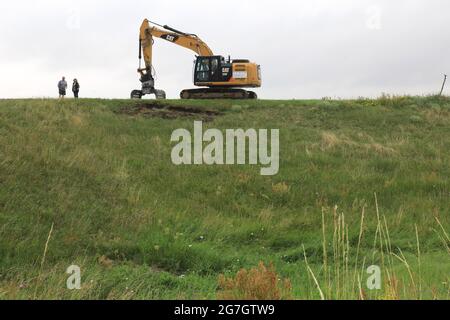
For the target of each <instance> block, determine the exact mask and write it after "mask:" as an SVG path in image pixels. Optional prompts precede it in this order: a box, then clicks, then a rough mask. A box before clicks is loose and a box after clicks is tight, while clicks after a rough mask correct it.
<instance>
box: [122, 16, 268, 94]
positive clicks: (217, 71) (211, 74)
mask: <svg viewBox="0 0 450 320" xmlns="http://www.w3.org/2000/svg"><path fill="white" fill-rule="evenodd" d="M154 38H160V39H164V40H166V41H168V42H171V43H174V44H176V45H179V46H181V47H184V48H187V49H190V50H192V51H194V52H195V54H196V57H197V59H196V61H195V66H194V85H196V86H198V87H202V88H198V89H186V90H183V91H181V93H180V97H181V99H257V95H256V93H255V92H252V91H247V90H244V89H242V88H258V87H261V67H260V66H259V65H258V64H256V63H253V62H250V61H249V60H244V59H238V60H231V58H230V57H228V58H227V59H225V58H224V57H223V56H217V55H214V53H213V52H212V50H211V49H210V48H209V47H208V45H207V44H206V43H204V42H203V41H202V40H201V39H200V38H199V37H198V36H196V35H195V34H190V33H185V32H181V31H178V30H176V29H174V28H171V27H169V26H167V25H164V26H162V25H159V24H157V23H154V22H151V21H149V20H147V19H145V20H144V22H143V23H142V26H141V29H140V36H139V69H138V72H139V74H140V76H141V77H140V81H141V83H142V89H141V90H133V91H132V92H131V98H132V99H141V98H142V97H143V96H144V95H146V94H154V95H155V96H156V98H157V99H165V98H166V94H165V92H164V91H163V90H158V89H156V88H155V78H154V68H153V62H152V50H153V43H154ZM142 56H143V57H144V62H145V67H141V66H142Z"/></svg>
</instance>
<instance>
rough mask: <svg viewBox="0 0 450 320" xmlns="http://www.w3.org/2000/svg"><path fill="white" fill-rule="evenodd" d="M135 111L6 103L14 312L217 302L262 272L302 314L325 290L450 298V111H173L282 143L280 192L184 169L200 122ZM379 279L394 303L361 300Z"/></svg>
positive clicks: (2, 193) (2, 169) (5, 242)
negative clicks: (182, 150)
mask: <svg viewBox="0 0 450 320" xmlns="http://www.w3.org/2000/svg"><path fill="white" fill-rule="evenodd" d="M134 103H135V102H132V101H129V100H79V101H72V100H67V101H64V102H58V101H56V100H0V187H1V188H0V298H2V299H8V298H13V299H30V298H37V299H61V298H64V299H82V298H83V299H176V298H181V299H193V298H195V299H215V298H216V295H217V290H218V276H219V274H225V275H226V276H232V275H234V274H236V272H237V271H239V270H240V269H241V268H247V269H249V268H252V267H255V266H257V265H258V263H259V262H260V261H264V262H266V263H270V262H273V264H274V266H275V268H276V270H277V272H278V273H279V275H280V276H282V277H283V278H289V279H290V280H291V282H292V286H293V297H294V298H297V299H319V298H320V291H319V290H318V288H317V285H316V283H315V282H314V279H313V276H312V274H313V275H314V276H315V277H316V278H317V281H318V284H319V287H320V288H321V291H322V292H323V294H324V296H325V298H330V299H344V298H350V299H358V298H360V297H361V296H363V297H365V298H372V299H381V298H400V299H406V298H409V299H416V298H422V299H432V298H437V299H449V298H450V277H449V275H450V254H449V253H450V252H449V250H448V247H449V246H450V241H449V239H448V233H449V230H450V183H449V178H450V99H448V98H438V97H394V98H392V97H382V98H380V99H376V100H368V99H359V100H352V101H347V100H340V101H333V100H320V101H319V100H317V101H313V100H311V101H296V100H291V101H264V100H261V101H234V102H230V101H188V102H186V101H167V102H164V103H167V104H172V105H178V106H194V107H197V108H207V109H212V110H219V111H221V112H223V115H221V116H219V117H216V118H215V119H214V120H213V121H212V122H208V123H206V124H204V126H205V127H207V128H219V129H228V128H244V129H245V128H255V129H260V128H269V129H270V128H280V144H281V150H280V158H281V162H280V172H279V174H278V175H276V176H273V177H263V176H261V175H260V172H259V170H260V167H259V166H212V167H208V166H187V167H176V166H174V165H172V163H171V160H170V153H171V148H172V146H173V145H171V143H170V135H171V133H172V131H173V130H175V129H178V128H188V129H191V128H192V127H193V120H194V119H193V118H179V119H173V120H165V119H160V118H146V117H142V116H127V115H123V114H120V113H117V111H118V110H120V109H121V108H123V107H124V106H130V105H132V104H134ZM279 186H281V187H279ZM375 194H376V198H377V202H378V209H379V211H378V215H377V210H376V202H375ZM335 206H337V210H336V209H335ZM363 208H364V222H363V228H362V231H363V232H362V237H361V239H359V238H360V233H361V229H360V226H361V218H362V212H363ZM378 217H379V218H378ZM322 218H324V221H325V222H324V225H323V224H322ZM436 218H437V219H436ZM342 219H344V222H342ZM384 219H385V221H386V224H385V223H384ZM438 222H440V223H441V225H439V223H438ZM52 224H53V225H54V228H53V231H52V233H51V235H50V240H49V242H48V249H47V251H46V252H45V259H44V260H43V264H42V267H41V262H42V259H43V256H44V249H45V245H46V242H47V239H48V237H49V231H50V228H51V226H52ZM337 226H342V227H341V228H338V227H337ZM323 228H324V229H325V232H323ZM416 228H417V236H418V237H416ZM446 233H447V236H446ZM323 234H325V243H324V238H323ZM376 234H377V235H379V236H378V237H376V236H375V235H376ZM380 236H381V237H380ZM417 238H418V241H417ZM333 239H334V240H333ZM342 239H343V240H342ZM417 242H419V248H420V255H419V253H418V248H417ZM402 254H403V255H404V257H405V262H406V263H405V262H402V261H401V260H400V259H399V258H402ZM305 255H306V258H307V262H308V266H309V267H310V270H311V271H312V273H311V272H310V271H309V270H308V268H307V264H306V263H305ZM402 259H403V258H402ZM72 264H76V265H79V266H80V267H81V271H82V289H81V290H75V291H70V290H67V289H66V279H67V277H68V275H67V274H66V273H65V270H66V268H67V267H69V266H70V265H72ZM371 264H378V265H380V266H381V267H382V271H383V286H382V290H380V291H368V290H367V289H364V288H362V289H363V290H362V291H363V292H362V293H361V292H360V290H359V289H358V285H359V284H360V285H361V286H362V287H364V286H365V281H366V278H367V275H366V274H365V272H362V271H364V270H363V269H364V268H367V266H369V265H371ZM346 266H347V268H346ZM363 266H364V268H363ZM361 270H362V271H361ZM358 275H359V276H360V281H357V280H356V281H355V278H356V279H358Z"/></svg>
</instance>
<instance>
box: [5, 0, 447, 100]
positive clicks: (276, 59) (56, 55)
mask: <svg viewBox="0 0 450 320" xmlns="http://www.w3.org/2000/svg"><path fill="white" fill-rule="evenodd" d="M144 18H148V19H149V20H152V21H156V22H158V23H160V24H168V25H170V26H172V27H174V28H176V29H179V30H182V31H185V32H190V33H195V34H198V35H199V36H200V37H201V38H202V39H203V40H204V41H205V42H206V43H207V44H208V45H209V46H210V47H211V49H213V51H214V52H215V54H220V55H224V56H227V55H228V54H230V55H231V56H232V57H234V58H247V59H250V60H252V61H255V62H257V63H259V64H261V66H262V70H263V87H262V88H260V89H257V90H256V91H257V93H258V95H259V96H260V97H261V98H270V99H276V98H280V99H291V98H321V97H325V96H326V97H341V98H351V97H358V96H378V95H380V94H381V93H383V92H385V93H392V94H431V93H435V92H437V91H439V89H440V86H441V84H442V79H443V73H447V74H450V41H449V39H450V1H448V0H390V1H389V0H308V1H306V0H276V1H274V0H253V1H252V0H227V1H211V0H191V1H187V0H164V1H153V0H128V1H118V0H95V1H94V0H92V1H88V0H78V1H65V0H39V1H36V0H15V1H8V0H3V1H1V2H0V98H14V97H18V98H19V97H20V98H23V97H54V96H55V95H57V88H56V84H57V81H58V80H59V79H60V77H61V76H63V75H64V76H66V77H67V78H68V79H69V80H70V81H71V80H72V79H73V78H74V77H76V78H78V79H79V81H80V84H81V96H82V97H100V98H127V97H128V96H129V94H130V91H131V90H132V89H138V88H139V87H140V82H139V80H138V75H137V73H136V69H137V66H138V59H137V51H138V32H139V27H140V24H141V22H142V20H143V19H144ZM193 60H194V53H193V52H191V51H189V50H186V49H183V48H181V47H178V46H175V45H173V44H170V43H167V42H165V41H164V40H160V39H155V46H154V65H155V68H156V71H157V85H156V86H157V88H159V89H163V90H165V91H166V92H167V94H168V97H169V98H177V97H178V94H179V92H180V91H181V90H182V89H186V88H192V87H193V84H192V62H193ZM70 81H69V83H70ZM449 86H450V85H449ZM449 92H450V89H448V87H447V89H446V93H447V94H450V93H449Z"/></svg>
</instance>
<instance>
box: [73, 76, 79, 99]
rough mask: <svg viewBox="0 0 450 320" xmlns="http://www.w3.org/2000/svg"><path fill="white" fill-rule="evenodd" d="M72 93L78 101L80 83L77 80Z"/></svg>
mask: <svg viewBox="0 0 450 320" xmlns="http://www.w3.org/2000/svg"><path fill="white" fill-rule="evenodd" d="M72 92H73V96H74V97H75V99H78V93H79V92H80V84H79V83H78V80H77V79H73V84H72Z"/></svg>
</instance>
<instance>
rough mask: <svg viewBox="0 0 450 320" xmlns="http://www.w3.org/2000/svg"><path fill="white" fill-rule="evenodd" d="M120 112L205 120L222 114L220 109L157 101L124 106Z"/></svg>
mask: <svg viewBox="0 0 450 320" xmlns="http://www.w3.org/2000/svg"><path fill="white" fill-rule="evenodd" d="M118 113H120V114H126V115H129V116H142V117H151V118H162V119H178V118H192V119H195V120H202V121H205V122H208V121H212V120H214V118H215V117H217V116H220V115H222V113H220V112H218V111H212V110H205V109H199V108H193V107H181V106H171V105H167V104H159V103H155V102H147V103H140V104H136V105H130V106H124V107H122V108H121V109H120V110H119V111H118Z"/></svg>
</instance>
